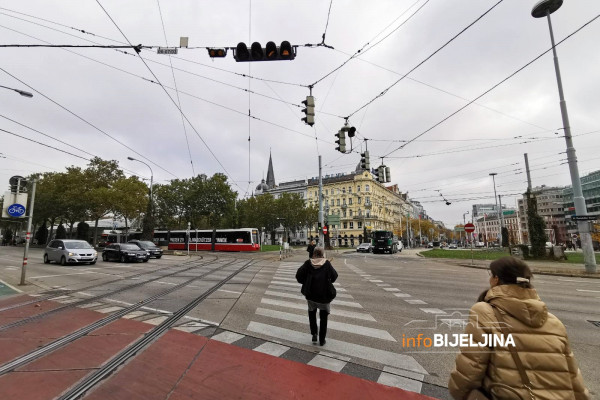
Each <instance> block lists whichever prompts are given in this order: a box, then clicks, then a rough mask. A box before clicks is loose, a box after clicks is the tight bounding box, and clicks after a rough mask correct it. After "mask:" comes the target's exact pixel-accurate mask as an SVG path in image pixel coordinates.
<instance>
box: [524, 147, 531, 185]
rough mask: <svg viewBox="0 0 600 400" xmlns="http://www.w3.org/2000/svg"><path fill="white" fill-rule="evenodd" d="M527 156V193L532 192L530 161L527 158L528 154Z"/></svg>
mask: <svg viewBox="0 0 600 400" xmlns="http://www.w3.org/2000/svg"><path fill="white" fill-rule="evenodd" d="M524 156H525V171H526V172H527V191H528V192H531V173H530V172H529V159H528V158H527V153H525V154H524Z"/></svg>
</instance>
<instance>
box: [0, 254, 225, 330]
mask: <svg viewBox="0 0 600 400" xmlns="http://www.w3.org/2000/svg"><path fill="white" fill-rule="evenodd" d="M216 260H218V258H216V259H215V261H216ZM212 262H213V261H205V262H203V263H199V265H198V264H197V263H194V262H193V263H194V264H193V265H192V266H190V267H188V268H184V269H183V270H178V271H175V272H172V273H169V274H166V275H161V276H158V277H155V278H152V279H149V280H145V281H141V282H137V283H134V284H131V285H127V286H123V287H121V288H118V289H116V290H113V291H111V292H110V293H104V294H99V295H97V296H92V297H89V298H87V299H82V300H79V301H76V302H72V303H68V304H65V305H62V306H59V307H57V308H54V309H52V310H48V311H46V312H43V313H40V314H36V315H32V316H30V317H27V318H24V319H21V320H18V321H15V322H11V323H9V324H5V325H1V326H0V332H3V331H5V330H7V329H11V328H14V327H17V326H21V325H25V324H27V323H29V322H32V321H36V320H39V319H42V318H45V317H47V316H49V315H52V314H56V313H58V312H60V311H64V310H66V309H69V308H74V307H78V306H81V305H85V304H89V303H93V302H95V301H98V300H102V299H104V298H106V297H109V296H113V295H115V294H118V293H122V292H125V291H127V290H131V289H135V288H137V287H140V286H143V285H145V284H148V283H151V282H155V281H158V280H160V279H164V278H168V277H172V276H174V275H177V274H181V273H184V272H187V271H190V270H192V269H194V268H197V267H203V266H206V265H210V263H212ZM118 281H121V280H118ZM98 286H102V285H98ZM98 286H96V287H98ZM81 290H84V289H78V290H77V292H80V291H81Z"/></svg>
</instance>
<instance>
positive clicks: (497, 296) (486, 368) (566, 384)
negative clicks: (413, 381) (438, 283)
mask: <svg viewBox="0 0 600 400" xmlns="http://www.w3.org/2000/svg"><path fill="white" fill-rule="evenodd" d="M488 303H491V304H494V305H495V306H497V307H498V308H499V309H500V310H501V313H502V317H503V322H505V323H506V325H505V326H506V328H507V330H508V332H509V333H511V334H512V336H513V339H514V341H515V346H516V349H517V351H518V352H519V356H520V358H521V361H522V363H523V366H524V367H525V370H526V373H527V376H528V377H529V380H530V381H531V384H532V387H533V393H534V395H535V398H536V400H559V399H560V400H562V399H574V400H580V399H586V400H587V399H589V398H590V394H589V392H588V390H587V389H586V388H585V385H584V383H583V378H582V377H581V372H580V371H579V368H578V367H577V362H576V361H575V357H574V356H573V352H572V351H571V348H570V346H569V340H568V338H567V332H566V329H565V326H564V325H563V324H562V322H560V321H559V320H558V318H556V317H555V316H554V315H552V314H550V313H549V312H548V309H547V308H546V304H544V303H543V302H542V301H541V300H540V298H539V297H538V295H537V292H536V291H535V289H523V288H522V287H520V286H518V285H499V286H495V287H493V288H492V289H490V290H489V291H488V293H487V295H486V297H485V302H478V303H475V305H474V306H473V307H471V311H470V316H469V324H468V325H467V327H466V329H465V333H467V334H472V335H473V341H476V340H477V341H480V342H481V343H483V339H482V338H481V335H482V334H484V333H488V334H489V333H495V334H500V331H499V329H498V327H497V320H496V315H495V313H494V310H493V308H492V306H491V305H490V304H488ZM478 338H479V339H478ZM482 383H483V384H482ZM492 383H503V384H506V385H509V386H510V387H512V388H514V389H516V390H517V391H518V392H519V394H520V395H521V398H522V399H524V400H530V396H529V392H528V391H527V389H525V388H524V387H523V383H522V381H521V377H520V375H519V371H518V369H517V367H516V365H515V362H514V361H513V359H512V356H511V354H510V351H508V348H507V347H496V348H494V349H490V348H488V347H480V348H476V347H461V353H460V354H459V355H458V356H457V357H456V368H455V369H454V371H452V374H451V375H450V381H449V383H448V389H449V391H450V394H451V395H452V397H454V398H455V399H457V400H462V399H465V398H466V397H467V395H468V394H469V392H470V391H471V390H472V389H476V388H479V387H482V386H483V388H484V389H486V391H487V392H488V393H489V388H490V384H492ZM493 398H494V399H514V398H515V395H514V394H512V393H511V392H509V391H508V390H506V389H504V390H502V389H501V388H498V387H496V388H494V390H493Z"/></svg>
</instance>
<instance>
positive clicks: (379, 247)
mask: <svg viewBox="0 0 600 400" xmlns="http://www.w3.org/2000/svg"><path fill="white" fill-rule="evenodd" d="M398 251H402V243H401V242H399V241H398V236H396V235H394V232H392V231H375V232H373V253H390V254H393V253H397V252H398Z"/></svg>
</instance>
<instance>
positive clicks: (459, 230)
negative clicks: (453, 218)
mask: <svg viewBox="0 0 600 400" xmlns="http://www.w3.org/2000/svg"><path fill="white" fill-rule="evenodd" d="M464 231H465V227H464V226H455V227H454V232H464Z"/></svg>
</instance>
